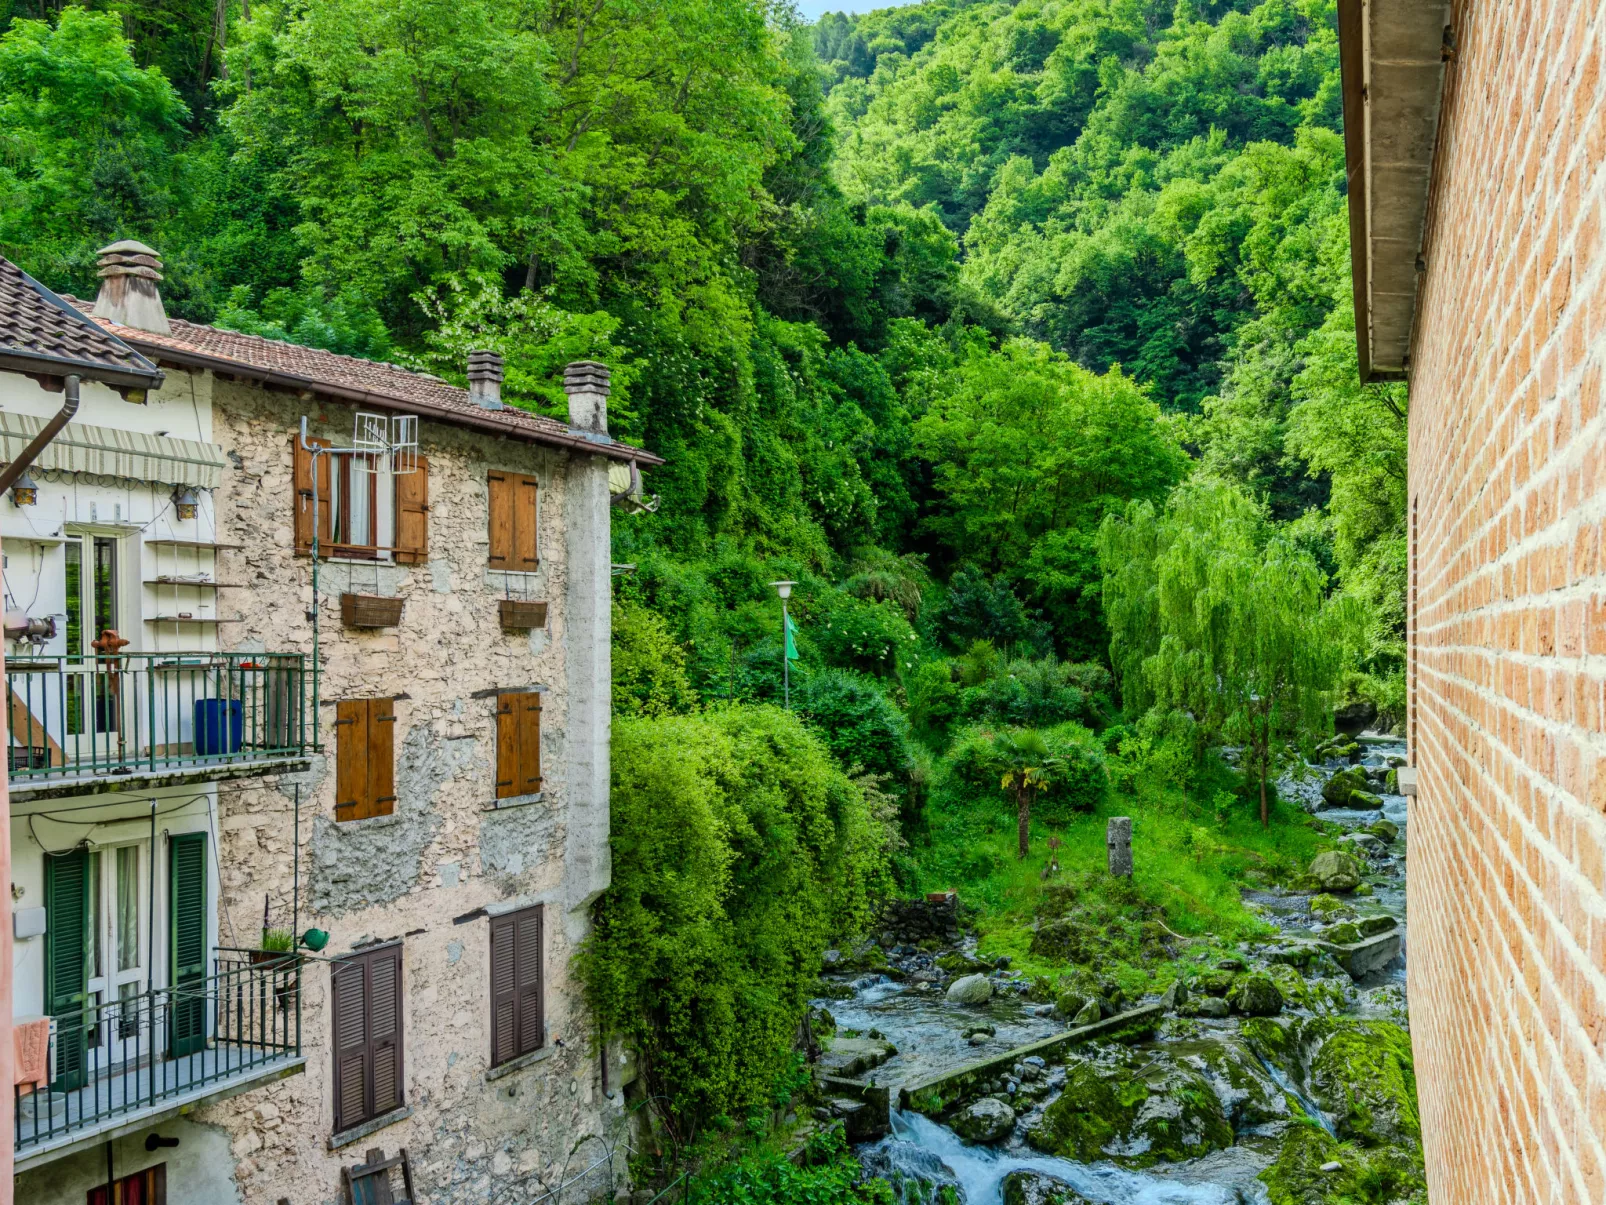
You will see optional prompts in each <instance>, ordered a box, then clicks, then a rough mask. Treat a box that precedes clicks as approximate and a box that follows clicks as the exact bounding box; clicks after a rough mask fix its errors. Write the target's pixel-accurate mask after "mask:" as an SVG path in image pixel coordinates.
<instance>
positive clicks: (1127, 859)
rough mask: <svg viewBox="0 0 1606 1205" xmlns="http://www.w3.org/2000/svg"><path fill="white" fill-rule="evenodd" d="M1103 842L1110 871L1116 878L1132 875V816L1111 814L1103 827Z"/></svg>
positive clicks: (1127, 877) (1125, 877) (1128, 877)
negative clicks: (1107, 853) (1107, 822)
mask: <svg viewBox="0 0 1606 1205" xmlns="http://www.w3.org/2000/svg"><path fill="white" fill-rule="evenodd" d="M1104 844H1105V847H1106V849H1107V850H1108V852H1109V859H1110V873H1111V874H1112V875H1115V876H1116V877H1118V878H1123V879H1130V878H1131V877H1132V817H1130V816H1111V817H1110V823H1109V824H1108V825H1106V826H1105V829H1104Z"/></svg>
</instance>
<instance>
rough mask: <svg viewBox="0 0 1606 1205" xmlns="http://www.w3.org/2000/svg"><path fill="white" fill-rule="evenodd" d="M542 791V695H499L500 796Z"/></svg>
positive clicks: (498, 778)
mask: <svg viewBox="0 0 1606 1205" xmlns="http://www.w3.org/2000/svg"><path fill="white" fill-rule="evenodd" d="M540 789H541V696H540V694H539V693H537V692H536V691H521V692H517V693H510V694H502V695H497V696H496V797H497V798H498V799H507V798H509V797H511V796H515V795H533V794H535V793H536V792H537V791H539V790H540Z"/></svg>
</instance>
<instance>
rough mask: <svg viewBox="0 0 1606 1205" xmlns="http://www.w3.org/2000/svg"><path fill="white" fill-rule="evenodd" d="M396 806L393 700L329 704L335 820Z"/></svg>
mask: <svg viewBox="0 0 1606 1205" xmlns="http://www.w3.org/2000/svg"><path fill="white" fill-rule="evenodd" d="M395 810H396V704H395V702H394V701H393V700H391V699H343V700H341V701H340V702H338V703H336V704H335V819H336V820H365V819H367V818H368V817H370V816H389V815H390V814H391V813H392V812H394V811H395Z"/></svg>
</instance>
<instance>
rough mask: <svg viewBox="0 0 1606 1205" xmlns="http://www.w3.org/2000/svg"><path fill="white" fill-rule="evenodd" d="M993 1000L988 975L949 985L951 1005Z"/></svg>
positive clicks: (975, 976) (967, 978)
mask: <svg viewBox="0 0 1606 1205" xmlns="http://www.w3.org/2000/svg"><path fill="white" fill-rule="evenodd" d="M1357 881H1359V880H1357ZM992 998H993V981H992V980H991V979H989V978H987V976H986V975H965V976H964V977H962V978H959V979H955V980H954V981H953V982H952V983H950V984H949V985H948V1003H950V1004H986V1003H987V1001H989V1000H991V999H992Z"/></svg>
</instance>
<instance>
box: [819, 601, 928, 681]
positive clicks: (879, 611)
mask: <svg viewBox="0 0 1606 1205" xmlns="http://www.w3.org/2000/svg"><path fill="white" fill-rule="evenodd" d="M814 612H815V614H814V618H813V622H812V623H811V624H810V627H809V637H810V638H811V639H812V641H813V642H814V644H815V646H816V647H817V648H818V649H819V650H820V655H821V656H822V657H823V658H824V659H825V663H826V664H827V665H831V666H835V667H836V668H838V669H856V670H860V671H862V672H864V673H869V674H879V675H882V676H885V675H889V674H894V673H896V672H898V671H899V670H905V669H913V668H914V661H915V658H914V649H915V641H916V636H915V630H914V628H912V627H910V626H909V621H908V620H907V619H905V618H904V617H903V612H902V611H901V610H899V609H898V606H897V604H896V603H892V602H874V601H871V600H868V599H862V598H854V597H853V596H852V595H851V594H846V593H843V592H842V591H839V590H832V591H830V592H828V593H827V594H825V595H823V596H821V597H820V598H819V599H818V600H817V603H816V606H815V607H814Z"/></svg>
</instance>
